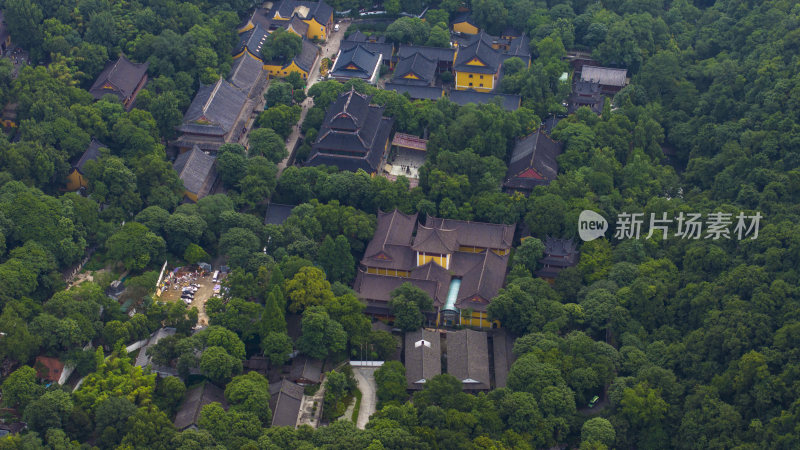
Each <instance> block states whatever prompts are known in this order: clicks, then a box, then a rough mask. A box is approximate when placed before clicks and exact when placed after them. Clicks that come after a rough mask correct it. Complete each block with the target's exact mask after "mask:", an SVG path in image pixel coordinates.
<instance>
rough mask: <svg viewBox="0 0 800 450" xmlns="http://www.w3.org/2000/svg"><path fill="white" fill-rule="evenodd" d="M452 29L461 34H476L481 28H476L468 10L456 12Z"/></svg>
mask: <svg viewBox="0 0 800 450" xmlns="http://www.w3.org/2000/svg"><path fill="white" fill-rule="evenodd" d="M452 23H453V31H455V32H457V33H463V34H478V33H479V32H480V31H481V29H480V28H478V27H477V26H476V25H475V24H474V23H473V21H472V13H470V12H469V11H462V12H459V13H456V15H455V17H453V21H452Z"/></svg>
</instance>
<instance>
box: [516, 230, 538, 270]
mask: <svg viewBox="0 0 800 450" xmlns="http://www.w3.org/2000/svg"><path fill="white" fill-rule="evenodd" d="M543 255H544V244H542V241H540V240H539V239H536V238H535V237H529V238H527V239H525V240H524V241H522V243H521V244H520V246H519V247H517V248H516V250H514V265H515V266H516V265H521V266H523V267H525V268H526V269H528V271H529V272H530V273H531V274H533V273H535V272H536V265H537V264H539V260H540V259H542V256H543Z"/></svg>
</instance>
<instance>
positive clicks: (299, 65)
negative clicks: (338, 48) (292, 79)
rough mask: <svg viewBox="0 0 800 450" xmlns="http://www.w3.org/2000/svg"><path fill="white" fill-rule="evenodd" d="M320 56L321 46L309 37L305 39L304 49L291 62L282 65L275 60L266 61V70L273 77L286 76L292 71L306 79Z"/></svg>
mask: <svg viewBox="0 0 800 450" xmlns="http://www.w3.org/2000/svg"><path fill="white" fill-rule="evenodd" d="M318 57H319V48H318V47H317V46H316V45H315V44H313V43H312V42H311V41H309V40H308V39H303V49H302V51H301V52H300V54H298V55H297V56H295V57H294V58H293V59H292V60H291V61H290V62H289V64H285V65H280V64H275V63H274V62H266V63H264V70H266V71H267V72H269V75H270V76H271V77H277V78H285V77H287V76H289V74H291V73H292V72H296V73H298V74H300V77H302V78H303V79H304V80H307V79H308V76H309V74H310V73H311V68H312V67H314V63H315V62H316V61H317V58H318Z"/></svg>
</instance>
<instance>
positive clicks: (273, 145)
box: [248, 128, 289, 164]
mask: <svg viewBox="0 0 800 450" xmlns="http://www.w3.org/2000/svg"><path fill="white" fill-rule="evenodd" d="M248 140H249V142H250V150H249V153H250V156H255V155H259V156H263V157H265V158H267V160H269V161H270V162H273V163H275V164H277V163H279V162H281V161H282V160H283V159H284V158H286V157H287V156H289V152H288V151H287V150H286V144H285V143H284V142H283V139H281V137H280V136H278V135H277V134H276V133H275V131H273V130H271V129H269V128H257V129H255V130H253V131H252V132H250V135H249V136H248Z"/></svg>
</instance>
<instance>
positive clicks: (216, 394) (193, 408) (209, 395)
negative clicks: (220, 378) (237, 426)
mask: <svg viewBox="0 0 800 450" xmlns="http://www.w3.org/2000/svg"><path fill="white" fill-rule="evenodd" d="M213 402H217V403H219V404H220V405H222V408H223V409H225V410H226V411H227V410H228V402H227V401H226V400H225V392H223V390H222V389H220V388H218V387H217V386H215V385H213V384H211V383H210V382H208V381H206V382H204V383H203V384H200V385H198V386H195V387H193V388H191V389H189V390H188V391H186V395H185V397H184V399H183V403H181V407H180V409H179V410H178V414H177V415H176V416H175V428H177V429H178V430H185V429H186V428H189V427H190V426H192V425H195V426H196V425H197V420H198V419H199V418H200V412H201V411H202V409H203V406H205V405H208V404H209V403H213Z"/></svg>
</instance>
